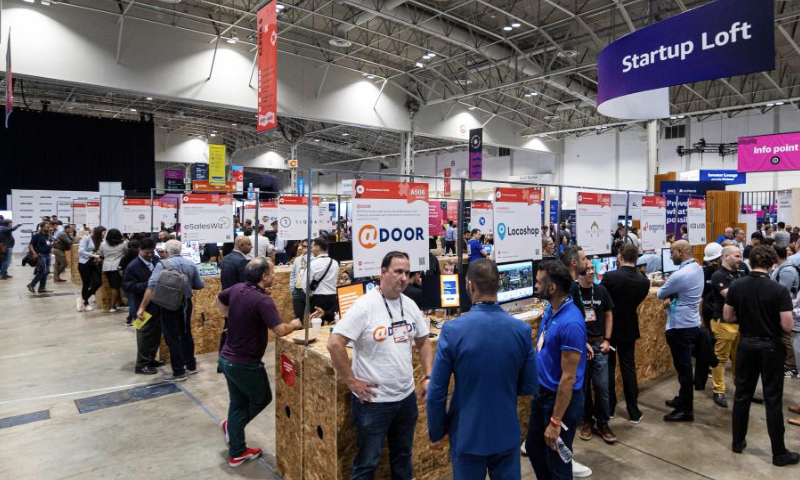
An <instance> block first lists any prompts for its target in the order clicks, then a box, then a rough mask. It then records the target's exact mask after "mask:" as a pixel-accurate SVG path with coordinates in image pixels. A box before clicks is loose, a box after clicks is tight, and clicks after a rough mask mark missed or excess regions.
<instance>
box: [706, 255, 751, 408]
mask: <svg viewBox="0 0 800 480" xmlns="http://www.w3.org/2000/svg"><path fill="white" fill-rule="evenodd" d="M741 264H742V251H741V250H740V249H739V247H738V246H737V245H728V246H726V247H725V248H723V249H722V267H721V268H720V269H719V270H717V271H716V272H714V274H713V275H712V276H711V309H712V311H713V313H712V316H711V331H712V332H713V333H714V338H715V339H716V342H715V343H714V353H715V354H716V356H717V359H718V360H719V365H717V366H716V367H714V368H713V370H712V375H713V380H714V403H715V404H717V405H718V406H720V407H722V408H728V400H727V399H726V398H725V364H726V363H727V362H728V358H729V357H730V359H731V375H732V376H733V377H734V378H736V351H737V349H738V346H739V322H738V321H736V318H735V317H734V319H733V321H731V322H723V321H722V310H723V307H724V306H725V297H726V296H727V295H728V287H730V286H731V283H733V282H734V280H738V279H740V278H742V277H744V276H745V273H744V272H742V271H741V270H739V266H740V265H741Z"/></svg>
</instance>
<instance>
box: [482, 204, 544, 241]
mask: <svg viewBox="0 0 800 480" xmlns="http://www.w3.org/2000/svg"><path fill="white" fill-rule="evenodd" d="M540 208H541V207H540ZM469 218H470V223H471V224H472V228H479V229H480V230H481V233H483V234H487V233H488V234H491V233H494V220H493V218H492V202H472V206H471V209H470V217H469Z"/></svg>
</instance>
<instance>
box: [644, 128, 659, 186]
mask: <svg viewBox="0 0 800 480" xmlns="http://www.w3.org/2000/svg"><path fill="white" fill-rule="evenodd" d="M657 173H658V120H650V121H649V122H647V190H648V191H649V192H652V191H654V190H655V188H656V187H655V175H656V174H657Z"/></svg>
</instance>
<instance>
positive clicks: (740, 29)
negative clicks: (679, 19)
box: [622, 22, 753, 73]
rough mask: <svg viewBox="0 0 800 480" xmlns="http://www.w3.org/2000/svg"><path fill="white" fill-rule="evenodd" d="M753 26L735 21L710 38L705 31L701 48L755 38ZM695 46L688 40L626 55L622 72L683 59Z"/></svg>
mask: <svg viewBox="0 0 800 480" xmlns="http://www.w3.org/2000/svg"><path fill="white" fill-rule="evenodd" d="M752 28H753V26H752V25H750V24H749V23H747V22H733V25H731V28H730V29H729V30H723V31H721V32H718V33H717V34H716V35H714V36H713V40H710V38H709V37H710V36H709V34H708V32H703V33H702V34H701V36H700V38H701V40H700V48H701V49H702V50H710V49H712V48H716V47H723V46H725V45H727V44H729V43H736V42H737V41H747V40H750V39H752V38H753V35H752V34H751V32H750V30H751V29H752ZM694 51H695V46H694V42H693V41H692V40H686V41H685V42H682V43H676V44H675V45H669V46H665V45H661V46H659V47H658V49H656V50H653V51H650V52H645V53H642V54H633V55H626V56H624V57H622V73H628V72H630V71H631V70H635V69H637V68H644V67H647V66H648V65H652V64H655V63H656V62H665V61H667V60H672V59H673V58H680V60H681V61H684V60H686V57H688V56H689V55H691V54H692V53H694Z"/></svg>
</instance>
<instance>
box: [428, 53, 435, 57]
mask: <svg viewBox="0 0 800 480" xmlns="http://www.w3.org/2000/svg"><path fill="white" fill-rule="evenodd" d="M435 56H436V54H435V53H433V52H428V58H433V57H435Z"/></svg>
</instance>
